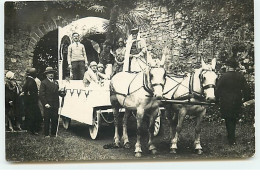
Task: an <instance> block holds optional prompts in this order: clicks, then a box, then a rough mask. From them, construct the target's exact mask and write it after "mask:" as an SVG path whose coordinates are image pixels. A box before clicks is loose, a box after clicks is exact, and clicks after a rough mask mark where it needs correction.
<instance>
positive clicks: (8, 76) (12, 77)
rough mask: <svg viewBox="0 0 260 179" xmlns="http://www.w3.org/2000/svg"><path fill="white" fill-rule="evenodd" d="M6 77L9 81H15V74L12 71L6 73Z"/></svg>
mask: <svg viewBox="0 0 260 179" xmlns="http://www.w3.org/2000/svg"><path fill="white" fill-rule="evenodd" d="M5 77H6V78H7V79H10V80H11V79H14V73H13V72H11V71H8V72H7V73H6V75H5Z"/></svg>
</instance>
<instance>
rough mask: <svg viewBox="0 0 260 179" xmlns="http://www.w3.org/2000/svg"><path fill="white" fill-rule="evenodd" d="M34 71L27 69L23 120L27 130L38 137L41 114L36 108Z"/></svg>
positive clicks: (36, 90)
mask: <svg viewBox="0 0 260 179" xmlns="http://www.w3.org/2000/svg"><path fill="white" fill-rule="evenodd" d="M35 77H36V69H35V68H30V69H27V77H26V81H25V84H24V85H23V93H24V106H25V118H26V122H27V128H28V130H29V131H30V132H31V133H32V134H35V135H38V132H39V130H40V122H41V120H42V118H41V112H40V108H39V106H38V99H39V96H38V88H37V85H36V82H35Z"/></svg>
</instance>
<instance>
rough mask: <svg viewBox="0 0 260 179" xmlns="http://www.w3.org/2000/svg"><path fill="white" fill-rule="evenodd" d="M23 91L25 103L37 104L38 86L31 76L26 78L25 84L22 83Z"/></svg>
mask: <svg viewBox="0 0 260 179" xmlns="http://www.w3.org/2000/svg"><path fill="white" fill-rule="evenodd" d="M23 92H24V102H25V105H30V104H32V105H37V104H38V98H39V97H38V88H37V85H36V82H35V80H34V79H33V78H31V77H27V78H26V81H25V84H24V85H23Z"/></svg>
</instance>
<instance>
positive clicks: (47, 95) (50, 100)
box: [39, 78, 64, 108]
mask: <svg viewBox="0 0 260 179" xmlns="http://www.w3.org/2000/svg"><path fill="white" fill-rule="evenodd" d="M59 96H64V95H63V94H62V93H61V92H60V91H59V84H58V82H57V81H55V80H54V82H50V80H48V79H47V78H46V79H45V80H43V81H42V82H41V86H40V94H39V97H40V100H41V102H42V105H43V106H45V105H46V104H49V105H50V106H51V107H52V108H59Z"/></svg>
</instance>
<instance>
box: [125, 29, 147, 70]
mask: <svg viewBox="0 0 260 179" xmlns="http://www.w3.org/2000/svg"><path fill="white" fill-rule="evenodd" d="M138 32H139V29H138V28H133V29H132V30H131V35H130V36H129V37H128V40H127V43H126V50H125V59H124V65H123V71H127V72H140V71H143V70H144V69H145V68H146V65H147V61H146V57H147V48H146V42H145V40H144V39H143V38H141V37H140V34H139V33H138Z"/></svg>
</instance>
